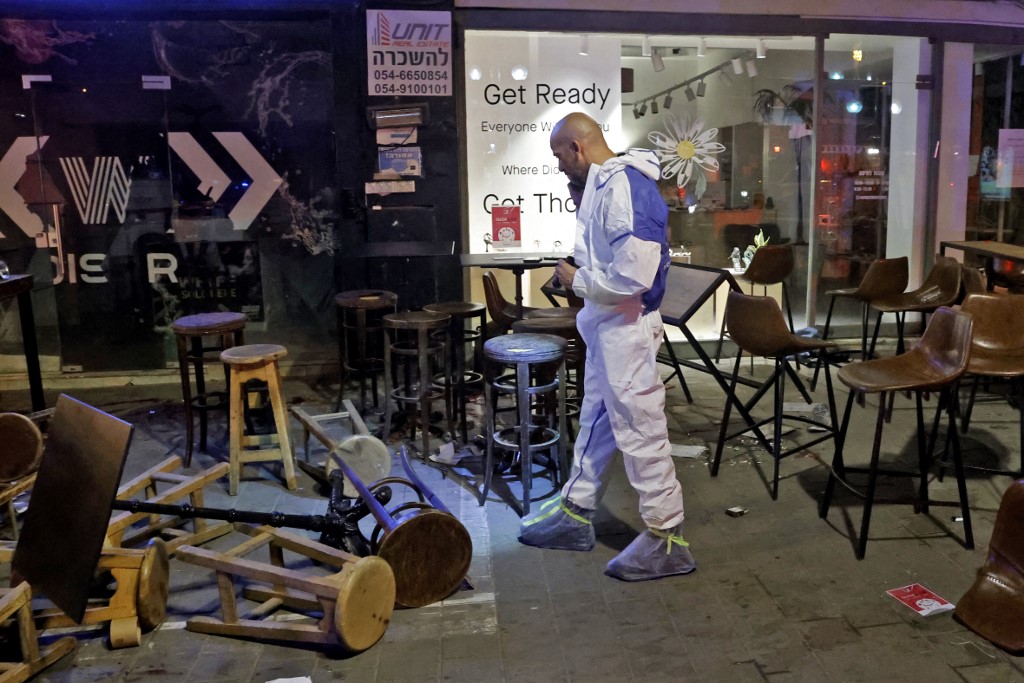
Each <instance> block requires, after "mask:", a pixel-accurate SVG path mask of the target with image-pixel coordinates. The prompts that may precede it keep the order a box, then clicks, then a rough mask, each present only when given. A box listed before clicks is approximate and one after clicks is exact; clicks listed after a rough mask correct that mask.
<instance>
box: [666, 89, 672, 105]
mask: <svg viewBox="0 0 1024 683" xmlns="http://www.w3.org/2000/svg"><path fill="white" fill-rule="evenodd" d="M671 108H672V93H671V92H670V93H669V94H667V95H665V109H671Z"/></svg>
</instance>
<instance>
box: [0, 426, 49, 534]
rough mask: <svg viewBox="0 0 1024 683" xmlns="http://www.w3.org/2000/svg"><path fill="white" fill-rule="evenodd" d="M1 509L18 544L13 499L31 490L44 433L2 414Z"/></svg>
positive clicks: (41, 452)
mask: <svg viewBox="0 0 1024 683" xmlns="http://www.w3.org/2000/svg"><path fill="white" fill-rule="evenodd" d="M0 443H2V444H3V445H4V448H3V455H2V457H0V506H3V511H4V513H5V514H6V516H7V519H8V520H9V521H10V524H11V537H12V538H13V539H14V540H15V541H17V540H18V513H17V510H15V509H14V499H15V498H17V497H18V496H20V495H21V494H22V493H25V492H26V491H29V490H31V489H32V486H33V485H34V484H35V481H36V470H37V469H38V468H39V461H40V459H41V458H42V457H43V433H42V432H41V431H39V427H38V426H37V425H36V422H35V421H34V420H33V419H32V418H31V417H28V416H25V415H21V414H19V413H0Z"/></svg>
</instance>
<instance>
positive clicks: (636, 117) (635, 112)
mask: <svg viewBox="0 0 1024 683" xmlns="http://www.w3.org/2000/svg"><path fill="white" fill-rule="evenodd" d="M633 118H634V119H638V118H640V111H639V110H638V109H637V108H636V105H635V104H634V105H633Z"/></svg>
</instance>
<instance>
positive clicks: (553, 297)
mask: <svg viewBox="0 0 1024 683" xmlns="http://www.w3.org/2000/svg"><path fill="white" fill-rule="evenodd" d="M540 291H542V292H543V293H544V296H546V297H547V299H548V301H550V302H551V305H552V306H559V305H560V304H559V303H558V301H557V299H558V298H561V297H564V298H565V300H566V305H567V306H571V307H573V308H583V299H582V298H581V297H580V296H579V295H578V294H576V292H574V291H572V290H571V289H566V288H565V287H563V286H562V285H561V284H558V285H556V284H555V276H554V275H552V276H551V277H549V278H548V279H547V281H546V282H544V284H543V285H541V288H540ZM542 310H543V309H542Z"/></svg>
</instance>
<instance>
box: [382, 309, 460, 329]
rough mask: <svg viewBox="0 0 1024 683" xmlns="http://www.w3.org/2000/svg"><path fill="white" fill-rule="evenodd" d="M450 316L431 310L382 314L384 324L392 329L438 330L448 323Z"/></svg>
mask: <svg viewBox="0 0 1024 683" xmlns="http://www.w3.org/2000/svg"><path fill="white" fill-rule="evenodd" d="M449 320H451V316H450V315H448V314H447V313H433V312H431V311H402V312H401V313H388V314H387V315H386V316H384V326H385V327H390V328H391V329H393V330H420V329H427V330H439V329H441V328H443V327H444V326H445V325H447V324H448V321H449Z"/></svg>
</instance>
